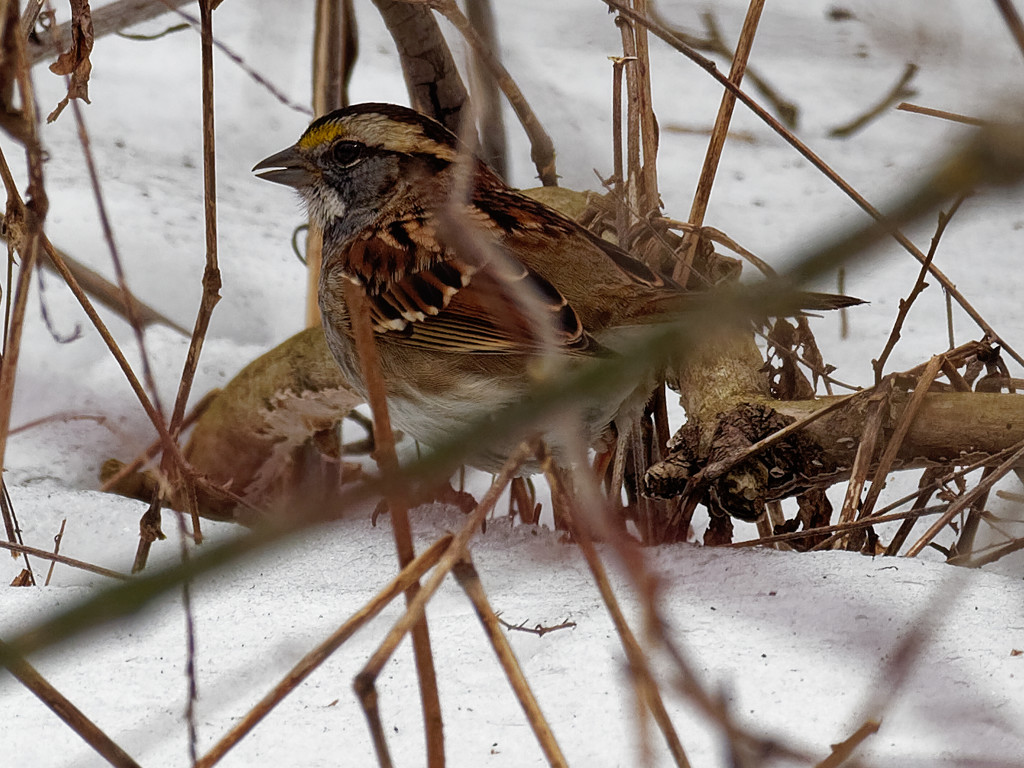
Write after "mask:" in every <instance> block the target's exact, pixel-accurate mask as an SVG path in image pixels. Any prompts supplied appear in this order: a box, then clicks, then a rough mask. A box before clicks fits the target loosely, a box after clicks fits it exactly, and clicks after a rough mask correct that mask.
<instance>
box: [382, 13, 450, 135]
mask: <svg viewBox="0 0 1024 768" xmlns="http://www.w3.org/2000/svg"><path fill="white" fill-rule="evenodd" d="M373 4H374V5H375V6H376V7H377V11H378V12H379V13H380V15H381V18H382V19H384V24H385V26H387V28H388V32H390V33H391V37H392V39H394V41H395V47H396V48H397V49H398V58H399V60H400V61H401V64H402V74H403V75H405V84H406V87H407V88H408V90H409V103H410V105H411V106H412V108H413V109H415V110H416V111H417V112H422V113H423V114H424V115H430V116H431V117H433V118H434V119H435V120H437V121H438V122H439V123H441V124H443V125H444V126H445V127H446V128H447V129H448V130H449V131H451V132H452V133H455V134H458V132H459V131H460V130H461V128H462V120H461V115H462V108H463V107H464V106H465V105H466V103H467V102H468V101H469V96H468V94H467V93H466V87H465V85H463V83H462V78H461V77H460V76H459V70H458V68H457V67H456V66H455V60H454V59H452V54H451V51H449V50H448V44H447V43H446V42H445V40H444V37H443V36H442V35H441V30H440V28H439V27H438V26H437V21H436V20H435V19H434V16H433V14H431V12H430V9H429V8H427V7H426V6H424V5H421V4H418V3H417V4H412V3H407V2H405V1H404V0H373Z"/></svg>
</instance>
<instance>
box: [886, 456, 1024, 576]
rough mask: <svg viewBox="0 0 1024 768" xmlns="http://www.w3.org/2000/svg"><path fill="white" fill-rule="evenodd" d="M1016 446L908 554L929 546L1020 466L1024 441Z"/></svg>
mask: <svg viewBox="0 0 1024 768" xmlns="http://www.w3.org/2000/svg"><path fill="white" fill-rule="evenodd" d="M1015 448H1017V450H1015V451H1014V453H1013V454H1012V455H1011V456H1010V457H1009V458H1008V459H1007V460H1006V461H1004V462H1003V463H1002V464H1000V465H999V466H998V467H996V468H995V469H994V470H993V471H992V472H991V473H990V474H989V475H988V477H985V478H983V479H982V480H981V482H979V483H978V484H977V485H976V486H974V488H972V489H971V490H969V491H968V492H967V493H965V494H963V495H962V496H960V497H958V498H957V499H956V501H954V502H953V503H952V504H950V505H949V509H947V510H946V511H945V513H943V515H942V516H941V517H940V518H939V519H938V520H936V521H935V522H934V523H932V525H931V527H930V528H929V529H928V530H927V531H926V532H925V534H924V536H922V537H921V538H920V539H918V540H917V541H916V542H914V544H913V545H912V546H911V547H910V549H908V550H907V555H906V556H907V557H915V556H916V555H918V554H920V553H921V550H922V549H924V548H925V547H926V546H928V544H929V543H930V542H931V540H932V539H934V538H935V537H936V536H937V535H938V534H939V532H940V531H942V529H943V528H945V527H946V526H947V525H949V523H950V521H951V520H952V519H953V518H954V517H956V516H957V515H958V514H959V513H960V511H961V510H963V509H965V508H966V507H968V506H969V505H971V504H973V503H974V501H975V499H977V498H979V497H980V496H981V495H982V494H984V493H988V492H989V490H990V489H991V488H992V486H993V485H995V483H996V482H997V481H998V480H1000V479H1001V478H1002V477H1003V475H1005V474H1006V473H1007V472H1009V471H1010V470H1011V469H1014V468H1015V467H1017V466H1019V464H1020V461H1021V459H1022V458H1024V441H1021V442H1020V443H1018V444H1017V446H1015Z"/></svg>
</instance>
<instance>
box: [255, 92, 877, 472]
mask: <svg viewBox="0 0 1024 768" xmlns="http://www.w3.org/2000/svg"><path fill="white" fill-rule="evenodd" d="M253 172H255V173H256V174H257V176H258V177H259V178H261V179H264V180H267V181H271V182H276V183H278V184H283V185H285V186H288V187H292V188H293V189H295V190H296V191H297V192H298V193H299V195H300V196H301V198H302V199H303V200H304V202H305V204H306V207H307V208H308V213H309V216H310V219H311V220H312V221H313V222H314V223H315V224H316V225H317V226H318V227H319V228H320V230H321V231H322V233H323V248H322V264H321V274H320V278H319V287H318V299H319V305H320V310H321V318H322V322H323V327H324V333H325V336H326V338H327V344H328V347H329V348H330V350H331V352H332V354H333V356H334V358H335V360H336V361H337V363H338V365H339V366H340V368H341V370H342V373H343V374H344V375H345V377H346V378H347V379H348V380H349V381H350V382H352V384H353V386H354V388H355V389H356V390H358V391H360V392H361V393H362V394H363V395H364V396H365V395H366V390H365V386H364V385H363V380H362V376H361V374H360V369H359V364H358V360H357V356H356V353H355V343H354V339H353V335H352V329H351V324H350V321H349V311H348V308H347V306H346V304H345V300H344V296H343V294H344V285H345V281H350V282H352V283H355V284H357V285H359V286H361V287H362V289H363V291H364V292H365V296H366V298H367V300H368V302H369V306H370V314H371V318H372V324H373V332H374V339H375V341H376V346H377V349H378V352H379V357H380V361H381V369H382V374H383V377H384V381H385V385H386V388H387V394H388V407H389V411H390V414H391V419H392V422H393V423H394V424H395V425H396V426H397V427H398V428H399V429H400V430H402V431H403V432H404V433H405V434H407V435H409V436H411V437H412V438H414V439H415V440H417V441H418V442H420V443H422V444H424V445H427V446H435V445H438V444H439V443H443V442H444V441H445V440H447V439H450V438H451V436H452V435H454V434H457V433H458V432H459V431H460V430H461V429H464V428H468V427H469V425H472V424H476V423H479V422H480V421H481V420H485V419H487V418H489V417H490V416H491V415H493V414H495V413H497V412H498V411H500V410H501V409H502V408H503V407H506V406H508V405H511V404H513V403H516V402H518V401H520V400H522V399H523V398H525V397H527V396H528V395H529V393H530V390H531V388H532V387H533V386H534V384H535V381H536V380H537V378H538V376H541V375H543V374H542V372H543V371H544V370H547V369H546V368H545V367H544V365H543V364H542V363H543V362H544V361H551V360H552V359H554V360H556V361H561V362H562V363H564V364H566V365H575V364H578V363H579V362H581V361H584V360H587V359H593V358H598V357H602V358H607V357H612V356H614V355H615V354H616V351H617V350H618V351H621V350H622V348H623V347H625V346H628V345H629V343H630V341H631V339H635V338H636V332H637V330H638V329H642V328H643V327H644V326H646V325H650V324H651V323H653V322H664V321H667V320H669V319H670V318H672V317H673V315H678V313H679V311H680V307H683V306H685V302H686V299H687V298H688V297H691V296H692V295H693V294H692V293H687V291H685V290H684V289H683V288H682V287H681V286H680V285H679V284H677V283H676V282H674V281H673V280H672V279H671V278H670V277H668V276H667V275H664V274H660V273H658V272H656V271H654V270H652V269H651V268H649V267H648V266H646V265H645V264H644V263H643V262H641V261H639V260H638V259H636V258H634V257H632V256H631V255H630V254H629V253H627V252H626V251H625V250H624V249H622V248H620V247H619V246H617V245H615V244H613V243H611V242H609V241H607V240H604V239H603V238H601V237H599V236H597V235H595V234H593V233H592V232H590V231H589V230H587V229H586V228H584V227H582V226H580V225H579V224H577V223H576V222H575V221H573V220H572V219H569V218H568V217H566V216H564V215H563V214H561V213H559V212H558V211H556V210H554V209H553V208H550V207H548V206H547V205H544V204H543V203H540V202H538V201H536V200H534V199H532V198H530V197H528V196H526V195H524V194H522V193H521V192H519V191H517V190H515V189H513V188H512V187H510V186H509V185H507V184H506V183H505V182H504V181H503V180H502V179H501V178H500V177H499V176H498V175H497V174H496V173H495V172H494V171H493V170H492V169H491V168H490V167H488V166H487V165H486V164H485V163H484V162H482V161H481V160H479V159H477V158H476V157H474V156H473V155H472V154H471V153H467V152H466V150H465V149H464V147H463V146H462V143H461V142H460V140H459V138H458V137H457V136H456V135H455V134H453V133H452V132H451V131H449V130H448V129H447V128H445V127H444V126H442V125H441V124H440V123H438V122H436V121H435V120H433V119H431V118H429V117H427V116H425V115H423V114H420V113H419V112H416V111H415V110H412V109H409V108H407V107H402V106H398V105H394V104H383V103H361V104H353V105H350V106H347V107H344V108H342V109H338V110H336V111H333V112H331V113H329V114H326V115H324V116H322V117H320V118H318V119H317V120H315V121H314V122H313V123H312V124H310V125H309V127H308V128H307V129H306V130H305V132H304V133H303V134H302V135H301V137H300V138H299V140H298V141H297V142H296V143H295V144H293V145H292V146H290V147H288V148H286V149H284V150H282V151H280V152H277V153H276V154H273V155H271V156H269V157H267V158H266V159H264V160H262V161H260V162H259V163H257V164H256V166H255V167H254V168H253ZM805 296H807V297H817V298H814V299H813V300H811V301H810V303H811V304H812V305H813V306H811V307H808V309H818V308H833V307H834V306H847V305H849V304H853V303H859V300H857V299H849V298H848V297H840V296H832V295H831V294H805ZM658 381H659V379H658V372H657V371H656V370H653V369H652V370H648V371H642V372H639V375H638V376H637V377H636V380H634V381H632V382H630V383H629V384H628V385H624V386H623V387H621V388H619V389H616V390H615V391H613V392H610V393H605V394H604V395H603V396H602V397H599V398H596V399H595V398H581V402H578V403H576V404H574V409H573V410H574V411H575V413H576V415H577V418H578V421H577V428H578V430H579V433H580V434H579V435H578V437H579V438H580V439H582V440H583V441H584V444H585V445H588V446H591V447H594V448H595V449H597V450H604V449H607V448H608V447H610V445H611V444H612V441H613V440H614V436H615V434H616V432H617V430H621V429H622V427H623V425H625V424H626V423H627V420H629V419H633V418H635V417H637V416H639V415H640V412H641V411H642V409H643V406H644V404H645V403H646V401H647V399H648V397H649V395H650V393H651V391H652V390H653V389H654V387H655V386H656V385H657V383H658ZM551 439H552V440H553V441H554V442H556V443H557V441H558V438H557V437H552V438H551ZM518 443H519V439H518V438H515V439H511V438H507V439H496V440H495V442H494V444H493V445H492V446H490V447H489V448H487V449H485V450H483V451H481V452H479V453H478V454H477V455H474V456H472V457H470V458H469V460H468V463H470V464H472V465H475V466H477V467H479V468H481V469H484V470H487V471H492V472H494V471H496V470H497V468H498V467H500V466H501V465H502V463H503V462H504V459H505V457H506V456H507V455H508V454H509V453H511V451H512V449H513V448H514V447H515V446H516V445H518ZM556 452H557V449H556Z"/></svg>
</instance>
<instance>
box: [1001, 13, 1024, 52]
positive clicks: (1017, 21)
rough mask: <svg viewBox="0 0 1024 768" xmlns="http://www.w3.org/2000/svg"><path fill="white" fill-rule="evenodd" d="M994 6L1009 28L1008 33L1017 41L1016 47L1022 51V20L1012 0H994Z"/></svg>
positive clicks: (1023, 44)
mask: <svg viewBox="0 0 1024 768" xmlns="http://www.w3.org/2000/svg"><path fill="white" fill-rule="evenodd" d="M995 4H996V8H998V9H999V12H1000V13H1001V14H1002V15H1003V20H1004V21H1005V22H1006V26H1007V27H1009V28H1010V34H1012V35H1013V39H1014V40H1016V41H1017V47H1018V48H1020V52H1021V53H1024V22H1022V21H1021V18H1020V14H1019V13H1017V9H1016V8H1015V7H1014V5H1013V0H995Z"/></svg>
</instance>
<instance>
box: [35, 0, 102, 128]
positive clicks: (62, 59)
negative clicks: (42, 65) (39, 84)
mask: <svg viewBox="0 0 1024 768" xmlns="http://www.w3.org/2000/svg"><path fill="white" fill-rule="evenodd" d="M92 46H93V29H92V11H91V10H90V8H89V0H71V48H70V49H69V50H67V51H65V52H64V53H62V54H61V55H60V56H58V57H57V60H56V61H55V62H53V64H51V65H50V71H51V72H53V73H54V74H55V75H67V76H69V77H70V80H69V81H68V93H67V96H65V97H64V98H63V99H61V100H60V103H58V104H57V107H56V108H55V109H54V110H53V112H51V113H50V114H49V115H47V117H46V122H48V123H52V122H53V121H54V120H56V119H57V118H58V117H59V116H60V113H61V112H63V111H64V107H66V106H67V105H68V103H69V102H70V100H71V99H81V100H82V101H84V102H85V103H86V104H88V103H89V75H90V74H91V73H92V62H91V61H90V60H89V54H90V53H92Z"/></svg>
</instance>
